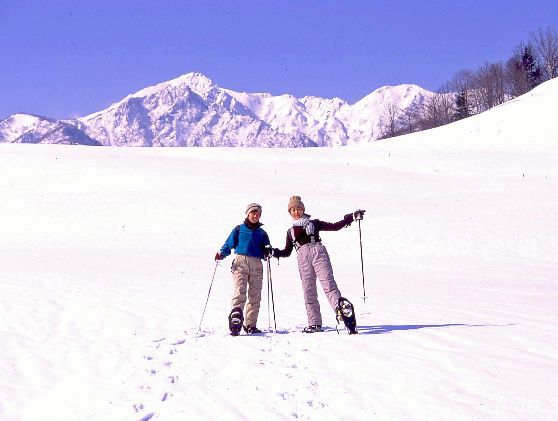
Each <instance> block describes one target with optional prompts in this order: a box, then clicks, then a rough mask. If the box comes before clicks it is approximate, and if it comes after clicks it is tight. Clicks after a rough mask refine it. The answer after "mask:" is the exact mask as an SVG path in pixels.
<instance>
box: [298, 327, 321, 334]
mask: <svg viewBox="0 0 558 421" xmlns="http://www.w3.org/2000/svg"><path fill="white" fill-rule="evenodd" d="M302 331H303V332H304V333H315V332H323V331H322V326H320V325H310V326H306V327H305V328H304V329H302Z"/></svg>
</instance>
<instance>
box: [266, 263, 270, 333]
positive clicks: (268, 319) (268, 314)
mask: <svg viewBox="0 0 558 421" xmlns="http://www.w3.org/2000/svg"><path fill="white" fill-rule="evenodd" d="M266 261H267V274H268V275H267V327H268V329H269V330H271V310H270V305H269V288H270V284H269V256H268V257H266Z"/></svg>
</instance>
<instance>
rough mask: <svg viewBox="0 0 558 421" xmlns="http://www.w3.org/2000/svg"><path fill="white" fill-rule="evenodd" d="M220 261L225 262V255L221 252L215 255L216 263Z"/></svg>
mask: <svg viewBox="0 0 558 421" xmlns="http://www.w3.org/2000/svg"><path fill="white" fill-rule="evenodd" d="M219 260H223V255H222V254H221V253H220V252H217V253H216V254H215V261H216V262H218V261H219Z"/></svg>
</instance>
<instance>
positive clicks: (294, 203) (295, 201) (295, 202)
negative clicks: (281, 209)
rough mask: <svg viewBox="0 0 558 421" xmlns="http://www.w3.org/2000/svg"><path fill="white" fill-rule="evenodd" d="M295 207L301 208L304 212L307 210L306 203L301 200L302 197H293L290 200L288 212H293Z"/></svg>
mask: <svg viewBox="0 0 558 421" xmlns="http://www.w3.org/2000/svg"><path fill="white" fill-rule="evenodd" d="M294 207H299V208H302V209H304V210H306V208H305V207H304V203H302V199H301V198H300V196H291V198H290V199H289V208H288V209H287V210H288V212H289V213H290V212H291V209H292V208H294Z"/></svg>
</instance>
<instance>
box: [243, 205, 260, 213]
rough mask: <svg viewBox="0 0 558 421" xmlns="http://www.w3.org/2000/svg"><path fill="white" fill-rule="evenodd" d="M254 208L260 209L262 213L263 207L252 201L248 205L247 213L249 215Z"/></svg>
mask: <svg viewBox="0 0 558 421" xmlns="http://www.w3.org/2000/svg"><path fill="white" fill-rule="evenodd" d="M253 210H259V211H260V213H261V211H262V207H261V206H260V205H258V204H257V203H250V204H249V205H248V206H246V215H248V214H249V213H250V212H252V211H253Z"/></svg>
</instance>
